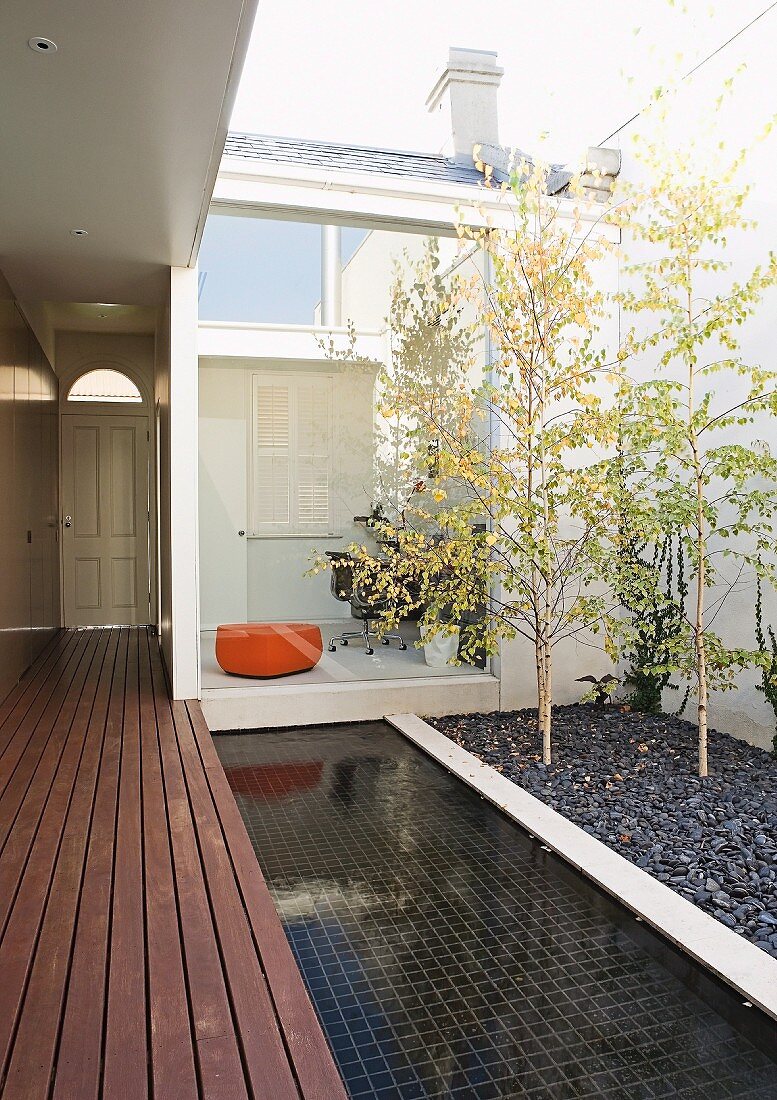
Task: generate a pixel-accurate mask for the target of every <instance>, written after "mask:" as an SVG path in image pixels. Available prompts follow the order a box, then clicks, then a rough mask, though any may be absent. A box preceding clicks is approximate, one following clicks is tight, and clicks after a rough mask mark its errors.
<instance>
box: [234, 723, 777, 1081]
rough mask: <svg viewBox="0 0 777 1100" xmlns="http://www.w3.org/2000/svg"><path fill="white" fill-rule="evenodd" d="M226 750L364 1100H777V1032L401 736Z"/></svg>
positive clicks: (311, 984) (381, 728)
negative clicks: (776, 1049)
mask: <svg viewBox="0 0 777 1100" xmlns="http://www.w3.org/2000/svg"><path fill="white" fill-rule="evenodd" d="M215 742H216V747H217V749H218V752H219V756H220V757H221V760H222V762H223V764H224V767H225V769H226V771H227V776H228V777H229V779H230V782H231V785H232V789H233V791H234V792H235V796H236V798H237V801H238V805H239V806H240V810H241V813H242V814H243V818H244V820H245V823H246V826H247V828H248V831H249V834H250V836H251V839H252V841H253V844H254V848H255V850H256V852H257V856H258V859H259V862H260V864H261V866H262V870H263V871H264V874H265V877H266V878H267V881H268V884H269V886H270V889H271V890H272V893H273V897H274V899H275V903H276V906H277V908H278V912H279V914H280V916H281V919H282V921H283V924H284V928H285V931H286V935H287V937H288V939H289V942H290V944H291V946H292V949H293V951H294V953H295V956H296V958H297V961H298V964H299V966H300V969H301V971H302V973H303V976H304V978H305V982H306V985H307V988H308V990H309V992H310V996H311V998H312V1000H313V1003H314V1004H315V1006H316V1010H317V1012H318V1015H319V1019H320V1020H321V1023H322V1026H323V1028H324V1031H325V1032H326V1035H327V1038H328V1040H329V1043H330V1045H331V1048H332V1050H333V1052H334V1055H335V1058H336V1059H337V1062H338V1065H339V1067H340V1070H341V1072H342V1074H343V1078H344V1080H345V1082H346V1085H347V1088H348V1091H349V1094H350V1096H351V1097H352V1098H353V1100H362V1098H366V1097H377V1098H379V1100H412V1098H418V1100H432V1098H435V1100H448V1098H450V1100H487V1098H490V1097H494V1098H507V1097H522V1098H523V1097H527V1098H532V1100H534V1098H536V1100H540V1098H542V1100H548V1098H554V1100H556V1098H557V1100H567V1098H570V1100H571V1098H580V1100H583V1098H591V1100H593V1098H602V1100H658V1098H659V1097H683V1098H688V1100H690V1098H695V1097H699V1098H701V1097H704V1100H711V1098H714V1100H745V1098H747V1100H756V1098H758V1100H766V1098H767V1097H770V1098H774V1097H777V1064H775V1062H774V1061H773V1060H772V1059H771V1057H770V1056H769V1054H768V1053H767V1051H769V1050H770V1049H772V1048H770V1047H769V1043H770V1042H773V1040H774V1031H773V1029H772V1028H771V1025H770V1023H769V1022H767V1021H765V1020H764V1018H763V1017H761V1016H760V1014H756V1013H755V1011H754V1010H747V1009H744V1008H742V1007H741V1006H740V1004H739V1001H738V1000H737V999H736V998H735V997H734V996H733V995H730V994H729V993H728V991H726V990H724V989H723V988H722V987H720V986H719V985H717V984H716V983H714V982H713V981H711V980H710V979H707V978H706V977H705V976H704V975H703V974H702V972H701V971H700V970H699V968H697V967H694V966H692V965H691V964H690V963H689V962H687V960H685V959H683V958H682V957H681V956H679V954H677V953H676V952H674V951H673V950H672V949H671V948H669V947H667V946H666V945H663V944H662V942H661V941H660V940H659V939H658V938H657V937H655V936H654V935H653V934H652V933H650V932H649V931H648V930H647V929H646V928H645V926H644V925H643V924H640V923H638V922H636V921H635V920H634V919H633V918H631V917H630V916H629V915H628V914H627V913H625V912H624V911H622V910H621V909H620V908H619V907H618V906H617V905H615V904H614V903H613V902H612V901H611V900H610V899H608V898H605V897H604V896H603V895H601V894H600V893H599V892H598V891H596V890H595V889H593V888H592V887H591V886H590V885H589V884H587V883H586V882H584V881H583V880H582V879H581V878H580V877H579V876H577V875H576V874H575V873H574V872H573V871H572V870H571V869H569V868H568V867H566V866H565V865H564V864H563V863H562V862H561V861H559V860H558V859H556V858H555V857H554V856H552V855H551V854H550V853H548V852H545V851H543V850H542V849H541V848H540V846H539V845H538V844H536V843H535V842H533V841H532V840H530V838H529V837H527V836H526V835H525V834H524V833H523V832H522V831H521V830H520V829H519V828H517V827H516V826H515V825H514V824H512V823H511V822H509V821H508V820H507V819H506V818H505V817H503V815H502V814H500V813H499V812H498V811H497V810H495V809H494V808H493V807H492V806H490V805H489V804H488V803H486V802H485V801H483V800H482V799H480V798H479V796H478V795H477V794H475V793H474V792H473V791H470V790H469V789H468V788H466V787H465V786H464V785H463V784H462V783H461V782H460V781H459V780H457V779H455V778H454V777H452V776H450V775H449V774H448V773H447V772H445V771H444V770H443V769H442V768H440V767H439V766H438V765H436V764H435V763H434V762H432V761H431V760H429V759H427V758H426V757H425V756H424V755H423V754H422V753H421V752H420V751H419V750H417V749H416V748H415V747H413V746H412V745H410V744H409V743H408V742H407V741H405V739H404V738H402V737H401V736H400V735H399V734H397V733H396V732H395V731H393V730H391V729H390V728H389V727H387V726H385V725H383V724H381V723H374V724H365V725H358V726H342V727H334V728H328V729H319V730H297V731H283V732H274V733H255V734H245V733H242V734H230V735H219V736H218V737H216V738H215Z"/></svg>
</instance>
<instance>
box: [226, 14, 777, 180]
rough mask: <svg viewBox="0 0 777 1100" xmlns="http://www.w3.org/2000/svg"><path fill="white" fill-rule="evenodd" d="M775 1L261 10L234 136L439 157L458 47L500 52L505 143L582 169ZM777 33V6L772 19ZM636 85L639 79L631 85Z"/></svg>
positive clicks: (755, 30)
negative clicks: (665, 87)
mask: <svg viewBox="0 0 777 1100" xmlns="http://www.w3.org/2000/svg"><path fill="white" fill-rule="evenodd" d="M768 6H769V0H687V3H686V4H684V5H683V4H681V3H679V2H678V3H677V4H674V5H673V4H671V3H670V0H588V2H587V3H579V2H576V0H542V3H539V4H538V3H536V0H535V2H533V3H527V2H526V0H489V2H488V4H480V3H478V2H477V0H394V2H393V3H381V4H377V3H375V0H261V3H260V4H259V10H258V15H257V19H256V24H255V26H254V31H253V35H252V38H251V44H250V48H249V51H248V57H247V60H246V64H245V68H244V71H243V77H242V80H241V84H240V89H239V92H238V96H237V101H236V103H235V108H234V112H233V116H232V128H233V129H237V130H246V131H249V132H253V133H264V134H274V135H280V136H287V137H300V138H319V139H324V140H331V141H343V142H352V143H354V144H362V145H382V146H385V147H388V148H395V149H415V150H421V151H426V152H437V151H438V150H439V149H440V148H441V146H442V143H443V140H444V138H445V134H443V133H441V132H440V126H441V125H442V121H443V120H441V119H440V117H439V115H437V116H433V115H429V114H428V113H427V112H426V109H425V106H424V104H425V100H426V96H427V94H428V93H429V91H430V90H431V88H432V86H433V84H434V82H435V80H436V79H437V77H438V76H439V74H440V73H441V72H442V70H443V68H444V67H445V62H446V59H447V54H448V48H449V46H465V47H470V48H474V49H486V50H495V51H497V54H498V63H499V64H500V65H501V66H502V68H504V70H505V75H504V78H503V80H502V86H501V88H500V92H499V112H500V139H501V140H502V142H503V143H504V144H507V145H511V146H513V145H517V146H519V147H521V148H523V149H525V150H526V151H527V152H532V151H535V150H537V149H538V148H540V149H541V155H542V156H543V158H544V159H548V160H558V161H563V162H567V161H573V160H575V159H576V158H577V157H578V155H579V154H580V152H581V151H582V150H584V149H585V148H586V147H587V146H588V145H597V144H600V143H601V142H602V141H603V140H604V139H605V138H606V137H607V136H608V135H609V134H610V133H611V132H612V131H613V130H615V129H616V128H617V127H618V126H620V125H621V124H622V123H623V122H625V121H626V119H627V118H628V117H629V116H630V115H632V114H633V113H634V111H635V110H637V109H639V107H640V106H641V105H642V104H643V103H644V101H645V98H646V96H647V94H648V93H649V91H650V90H652V89H653V88H654V87H655V86H656V84H657V83H660V82H661V81H662V80H664V79H665V78H666V76H667V75H668V74H675V73H682V72H686V71H688V69H690V68H691V67H692V66H693V65H694V64H696V63H697V62H698V61H699V60H700V59H701V58H702V57H704V56H705V55H706V54H708V53H711V52H712V51H713V50H715V49H717V48H718V47H719V46H720V45H721V44H722V43H723V42H725V40H726V39H727V38H729V37H730V36H731V35H732V34H734V33H735V32H736V31H738V30H739V29H740V28H741V27H743V26H744V25H745V24H746V23H748V22H749V21H750V20H751V19H752V18H753V17H754V16H756V15H758V14H759V13H760V12H762V11H764V9H766V8H767V7H768ZM767 20H768V21H770V22H771V23H772V24H777V7H775V9H774V10H772V11H771V12H770V13H769V15H767V16H765V17H764V20H763V21H762V22H761V25H760V26H759V27H758V28H753V30H751V31H749V32H747V33H749V34H759V33H761V32H762V29H763V26H764V24H765V23H766V21H767ZM629 81H631V82H629Z"/></svg>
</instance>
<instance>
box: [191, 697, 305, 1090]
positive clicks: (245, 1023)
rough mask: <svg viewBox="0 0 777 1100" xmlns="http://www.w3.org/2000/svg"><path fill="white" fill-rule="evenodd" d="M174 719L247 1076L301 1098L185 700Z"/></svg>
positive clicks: (262, 1086) (254, 1082)
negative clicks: (195, 740)
mask: <svg viewBox="0 0 777 1100" xmlns="http://www.w3.org/2000/svg"><path fill="white" fill-rule="evenodd" d="M173 718H174V721H175V726H176V731H177V734H178V744H179V748H180V753H181V762H182V764H183V769H184V775H185V779H186V785H187V788H188V791H189V801H190V803H191V806H192V813H193V817H194V822H195V826H196V829H197V837H198V840H199V845H200V851H201V853H202V861H203V866H204V869H205V876H206V879H207V883H208V893H209V896H210V899H211V908H212V911H213V918H214V923H215V926H216V931H217V934H218V937H219V943H220V945H221V952H222V955H223V958H224V969H225V973H226V975H227V979H228V982H229V989H230V999H231V1001H232V1005H233V1007H234V1011H235V1020H236V1026H237V1034H238V1036H239V1038H240V1044H241V1047H242V1051H243V1060H244V1063H245V1066H246V1071H247V1074H248V1080H249V1083H250V1086H251V1088H252V1089H253V1095H254V1096H272V1097H275V1098H277V1100H287V1098H288V1100H298V1097H299V1090H298V1088H297V1084H296V1081H295V1079H294V1074H293V1072H292V1069H291V1066H290V1065H289V1059H288V1056H287V1053H286V1050H285V1047H284V1043H283V1038H282V1036H281V1033H280V1030H279V1027H278V1021H277V1018H276V1015H275V1009H274V1007H273V1003H272V999H271V996H270V992H269V989H268V988H267V980H266V978H265V975H264V972H263V970H262V966H261V961H260V959H259V956H258V955H257V953H256V950H255V947H254V943H253V940H252V936H251V928H250V926H249V924H248V921H247V919H246V915H245V911H244V909H243V903H242V899H241V897H240V892H239V890H238V887H237V883H236V882H235V875H234V871H233V868H232V864H231V862H230V858H229V852H228V850H227V847H226V844H225V843H224V835H223V833H222V831H221V824H220V821H219V818H218V814H217V812H216V808H215V806H214V805H213V800H212V798H211V795H210V790H209V787H208V782H207V779H206V777H205V774H204V772H203V770H202V761H201V760H200V756H199V753H198V751H197V746H196V744H195V742H194V737H193V735H192V729H191V724H190V722H189V715H188V713H187V710H186V707H185V706H184V704H183V703H173Z"/></svg>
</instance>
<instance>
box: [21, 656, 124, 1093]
mask: <svg viewBox="0 0 777 1100" xmlns="http://www.w3.org/2000/svg"><path fill="white" fill-rule="evenodd" d="M106 641H107V639H104V638H103V637H102V635H100V636H99V637H98V644H97V645H96V646H95V647H93V649H92V653H93V659H92V660H91V661H90V664H89V669H88V673H87V675H86V677H85V682H84V685H83V691H82V692H81V693H80V696H79V697H78V700H77V703H76V704H75V705H73V707H72V710H73V715H72V722H69V723H68V727H69V733H70V736H69V737H68V739H67V741H66V742H65V750H64V752H63V753H62V757H61V760H60V762H59V767H58V769H57V773H56V775H55V777H54V782H53V783H52V784H51V786H50V790H49V792H48V797H47V800H46V805H45V809H44V811H43V815H42V817H41V819H40V825H39V827H38V830H37V833H36V836H35V839H34V842H33V845H32V850H31V852H30V855H29V859H28V860H27V865H26V867H25V869H24V876H23V878H22V880H21V884H20V886H19V890H18V894H17V895H16V897H15V899H14V904H13V909H12V910H11V913H10V917H9V920H8V923H7V924H6V926H5V930H4V935H3V938H2V943H0V974H2V976H3V980H2V982H0V1074H2V1075H4V1074H5V1071H6V1068H7V1064H8V1057H9V1055H10V1052H11V1046H12V1043H13V1037H14V1032H15V1029H16V1024H17V1019H18V1015H19V1011H20V1009H21V1006H22V1001H23V998H24V991H25V987H26V983H27V980H28V976H29V973H30V970H31V967H32V962H33V959H34V956H35V948H36V945H37V941H38V934H39V930H40V925H41V921H42V919H43V914H44V910H45V904H46V900H47V898H48V893H49V887H50V884H51V879H52V876H53V873H54V868H55V865H56V860H57V857H58V855H59V848H60V843H61V840H62V833H63V829H64V824H65V820H66V817H67V811H68V808H69V806H70V801H71V797H72V794H73V787H74V784H75V781H76V776H77V772H78V766H79V763H80V761H81V756H82V753H83V749H84V743H85V734H86V728H87V724H88V720H89V715H90V713H91V709H92V703H93V701H94V696H95V692H96V690H97V684H98V678H99V670H100V666H101V657H102V652H103V651H104V648H105V642H106ZM69 710H71V707H64V708H63V710H62V712H60V715H59V717H58V719H57V721H58V722H60V721H61V720H62V717H63V714H64V715H66V714H67V713H68V711H69ZM3 854H4V856H5V855H7V854H8V853H7V849H6V852H4V853H3ZM2 901H3V904H4V905H7V904H8V900H7V899H6V898H3V899H2ZM0 1080H2V1077H0Z"/></svg>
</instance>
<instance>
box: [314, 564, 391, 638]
mask: <svg viewBox="0 0 777 1100" xmlns="http://www.w3.org/2000/svg"><path fill="white" fill-rule="evenodd" d="M326 556H327V557H328V558H329V559H330V561H331V563H332V564H331V566H330V572H331V575H330V588H331V591H332V595H333V596H334V598H335V599H336V600H339V601H340V602H341V603H350V605H351V614H352V615H353V617H354V618H355V619H361V621H362V629H361V630H347V631H343V633H342V634H338V635H337V637H335V638H330V639H329V652H330V653H334V652H335V651H336V649H337V646H336V644H335V643H336V642H339V643H340V645H348V642H349V640H350V639H351V638H363V639H364V645H365V650H364V652H365V653H366V654H367V656H368V657H369V656H371V655H372V654H373V653H374V652H375V650H374V649H373V648H372V646H371V645H370V635H371V634H372V635H373V636H374V632H373V631H371V630H370V622H371V621H373V620H375V619H378V618H380V616H381V614H382V613H383V612H384V611H386V610H387V608H388V606H389V601H388V600H386V599H378V600H375V599H373V600H371V599H370V598H369V597H368V596H367V594H366V593H365V592H364V589H363V588H362V586H360V585H359V584H358V583H354V581H355V578H354V569H353V558H352V557H351V556H350V554H339V553H337V551H335V550H327V552H326ZM390 642H399V648H400V649H407V644H406V642H405V640H404V638H403V637H402V636H401V635H400V634H384V635H383V637H382V638H381V644H382V645H389V643H390Z"/></svg>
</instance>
